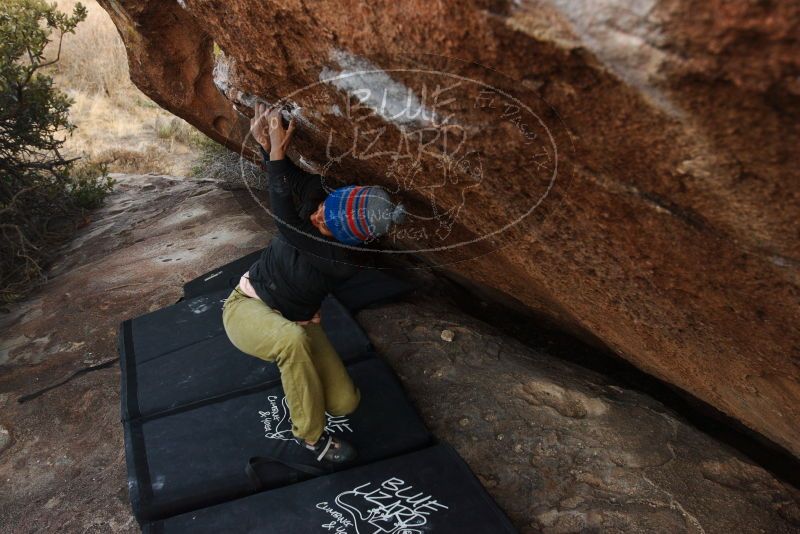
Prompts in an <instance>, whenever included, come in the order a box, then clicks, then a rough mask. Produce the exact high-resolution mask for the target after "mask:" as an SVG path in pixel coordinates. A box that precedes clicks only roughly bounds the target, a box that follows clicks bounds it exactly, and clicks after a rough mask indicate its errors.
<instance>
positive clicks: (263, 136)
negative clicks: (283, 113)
mask: <svg viewBox="0 0 800 534" xmlns="http://www.w3.org/2000/svg"><path fill="white" fill-rule="evenodd" d="M253 111H254V113H253V118H252V119H250V133H251V134H252V136H253V138H255V140H256V141H257V142H258V143H259V144H261V146H263V147H264V148H265V149H267V150H269V145H270V143H269V135H268V132H267V116H266V113H267V105H266V104H264V103H262V102H256V105H255V108H254V109H253Z"/></svg>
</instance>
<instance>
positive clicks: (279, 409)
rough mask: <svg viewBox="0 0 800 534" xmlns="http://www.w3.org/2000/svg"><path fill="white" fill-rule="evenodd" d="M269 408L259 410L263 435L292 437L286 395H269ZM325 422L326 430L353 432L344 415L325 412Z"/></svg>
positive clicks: (276, 437) (271, 437)
mask: <svg viewBox="0 0 800 534" xmlns="http://www.w3.org/2000/svg"><path fill="white" fill-rule="evenodd" d="M267 400H268V401H269V410H267V411H262V410H259V412H258V416H259V417H260V418H261V423H262V424H263V425H264V437H266V438H269V439H280V440H284V441H288V440H290V439H294V436H293V435H292V418H291V416H290V415H289V406H288V405H287V404H286V397H285V396H283V397H279V396H277V395H270V396H269V397H267ZM325 416H326V417H327V423H326V424H325V430H326V431H328V432H334V433H336V432H339V433H341V432H353V429H352V428H350V420H349V419H348V418H347V417H345V416H336V415H331V414H329V413H327V412H326V413H325Z"/></svg>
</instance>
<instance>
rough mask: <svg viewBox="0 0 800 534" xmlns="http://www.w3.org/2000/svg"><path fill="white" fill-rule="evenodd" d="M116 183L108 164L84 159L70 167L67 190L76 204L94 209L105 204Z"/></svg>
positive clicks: (81, 207)
mask: <svg viewBox="0 0 800 534" xmlns="http://www.w3.org/2000/svg"><path fill="white" fill-rule="evenodd" d="M114 184H115V181H114V179H113V178H111V177H110V176H108V165H107V164H105V163H97V162H93V161H86V162H83V161H82V162H79V163H78V164H76V165H74V166H73V167H72V168H71V169H70V171H69V181H68V183H67V191H68V192H69V194H70V196H71V197H72V202H73V203H74V204H75V206H77V207H78V208H80V209H84V210H92V209H95V208H99V207H100V206H102V205H103V201H104V200H105V198H106V196H107V195H108V194H109V193H110V192H111V191H112V190H113V189H114Z"/></svg>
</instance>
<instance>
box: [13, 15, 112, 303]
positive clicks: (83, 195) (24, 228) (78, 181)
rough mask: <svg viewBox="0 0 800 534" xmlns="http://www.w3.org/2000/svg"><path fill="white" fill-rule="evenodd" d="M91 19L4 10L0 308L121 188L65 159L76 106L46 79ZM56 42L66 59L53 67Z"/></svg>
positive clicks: (26, 286)
mask: <svg viewBox="0 0 800 534" xmlns="http://www.w3.org/2000/svg"><path fill="white" fill-rule="evenodd" d="M85 18H86V9H85V8H84V7H83V6H82V5H81V4H76V5H75V8H74V10H73V12H72V14H71V15H68V14H66V13H62V12H59V11H58V10H57V9H56V7H55V4H53V5H49V4H47V3H45V2H44V1H43V0H2V2H0V301H8V300H13V299H16V298H19V297H20V296H21V295H22V294H24V293H25V291H26V290H27V289H29V288H30V287H31V285H32V282H34V281H36V280H40V279H42V278H43V276H44V266H45V263H46V262H47V260H49V259H50V258H51V257H52V250H54V249H55V246H54V245H56V244H58V243H59V242H61V241H63V240H64V239H66V238H67V237H68V236H69V235H70V234H71V233H72V231H73V228H74V224H73V222H74V221H75V220H76V218H77V217H78V216H79V215H80V214H81V212H82V211H83V210H84V209H90V208H93V207H96V206H98V205H100V204H101V203H102V201H103V198H104V197H105V195H106V194H108V192H109V191H110V189H111V187H112V186H113V180H110V179H109V178H108V175H107V173H106V172H105V169H104V168H103V167H101V166H97V165H94V166H93V165H90V164H84V163H76V162H75V160H67V159H65V158H64V157H63V156H62V155H61V148H62V146H63V144H64V139H65V136H66V135H69V134H70V133H71V132H72V131H73V129H74V128H75V126H74V125H72V124H71V123H70V122H69V107H70V105H71V101H70V99H69V98H68V97H67V96H66V95H65V94H63V93H62V92H61V91H59V90H57V89H56V88H55V87H54V86H53V80H52V78H51V77H50V76H47V75H45V74H43V73H42V71H41V70H42V69H43V68H45V67H48V66H50V65H52V64H53V63H55V62H57V61H58V60H59V56H60V49H61V47H60V43H61V40H62V39H63V37H64V35H65V34H67V33H73V32H74V29H75V27H76V26H77V24H78V23H79V22H81V21H82V20H84V19H85ZM51 34H55V35H56V36H57V41H56V42H57V43H58V45H59V46H58V49H59V54H58V55H57V56H56V58H55V59H53V60H50V61H48V60H47V59H46V58H45V54H44V51H45V47H46V46H47V44H48V43H49V42H50V40H51Z"/></svg>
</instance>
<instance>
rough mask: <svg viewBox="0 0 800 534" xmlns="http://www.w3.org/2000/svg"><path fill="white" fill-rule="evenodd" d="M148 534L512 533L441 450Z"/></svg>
mask: <svg viewBox="0 0 800 534" xmlns="http://www.w3.org/2000/svg"><path fill="white" fill-rule="evenodd" d="M144 532H145V533H148V534H187V533H192V534H202V533H215V534H216V533H218V532H225V533H231V534H239V533H259V534H289V533H303V534H307V533H308V534H313V533H320V534H324V533H331V532H332V533H339V534H377V533H380V534H422V533H423V532H431V533H434V534H503V533H513V532H516V530H515V529H514V527H513V526H512V525H511V523H510V522H509V520H508V518H507V517H506V516H505V515H504V514H503V512H502V511H501V510H500V509H499V508H498V506H497V505H496V504H495V502H494V501H493V500H492V498H491V497H490V496H489V495H488V494H487V493H486V491H485V490H484V489H483V487H482V486H481V485H480V483H479V482H478V480H477V479H476V478H475V476H474V475H473V474H472V472H471V471H470V469H469V467H468V466H467V465H466V464H465V463H464V461H463V460H462V459H461V458H460V457H459V456H458V454H456V452H455V451H454V450H453V449H452V448H450V447H449V446H447V445H436V446H433V447H430V448H427V449H424V450H420V451H417V452H413V453H410V454H406V455H403V456H399V457H396V458H392V459H388V460H384V461H381V462H377V463H374V464H372V465H365V466H361V467H356V468H354V469H350V470H347V471H343V472H339V473H335V474H333V475H328V476H324V477H320V478H315V479H313V480H308V481H305V482H301V483H298V484H294V485H292V486H288V487H285V488H281V489H277V490H272V491H268V492H264V493H259V494H256V495H252V496H249V497H246V498H243V499H238V500H235V501H232V502H228V503H224V504H220V505H217V506H213V507H210V508H204V509H202V510H197V511H194V512H191V513H186V514H182V515H179V516H176V517H173V518H170V519H167V520H164V521H159V522H154V523H151V524H148V525H146V526H145V528H144Z"/></svg>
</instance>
